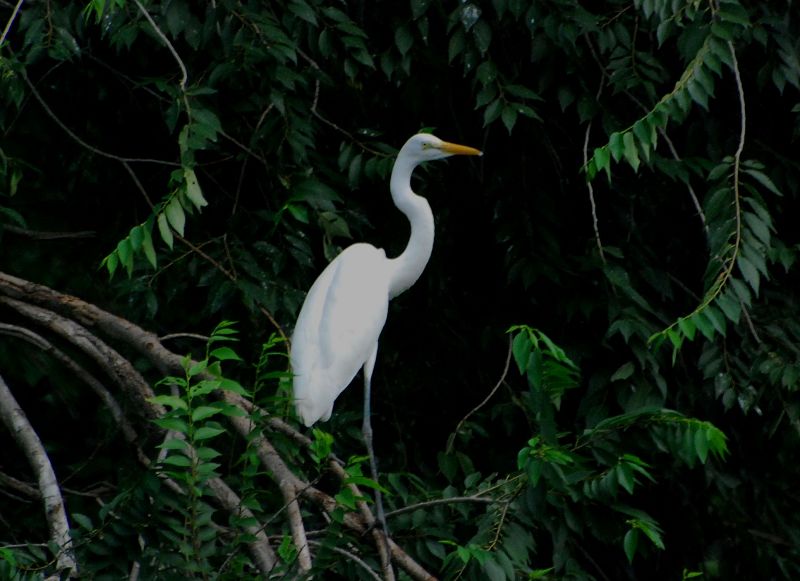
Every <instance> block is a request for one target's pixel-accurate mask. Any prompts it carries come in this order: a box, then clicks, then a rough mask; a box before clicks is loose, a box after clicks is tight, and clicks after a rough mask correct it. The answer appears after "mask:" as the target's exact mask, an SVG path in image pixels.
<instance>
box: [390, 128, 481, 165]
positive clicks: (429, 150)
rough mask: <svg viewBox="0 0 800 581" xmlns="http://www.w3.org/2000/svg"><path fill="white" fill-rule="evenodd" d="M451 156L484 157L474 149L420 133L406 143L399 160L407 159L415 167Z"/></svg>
mask: <svg viewBox="0 0 800 581" xmlns="http://www.w3.org/2000/svg"><path fill="white" fill-rule="evenodd" d="M451 155H483V153H482V152H481V151H480V150H478V149H475V148H474V147H467V146H466V145H458V144H457V143H450V142H448V141H442V140H441V139H439V138H438V137H436V136H435V135H431V134H430V133H418V134H416V135H415V136H413V137H412V138H411V139H409V140H408V141H406V143H405V145H404V146H403V148H402V149H401V150H400V153H399V155H398V158H400V157H407V158H408V159H409V161H411V162H412V163H413V164H414V165H416V164H418V163H422V162H423V161H432V160H435V159H443V158H445V157H450V156H451Z"/></svg>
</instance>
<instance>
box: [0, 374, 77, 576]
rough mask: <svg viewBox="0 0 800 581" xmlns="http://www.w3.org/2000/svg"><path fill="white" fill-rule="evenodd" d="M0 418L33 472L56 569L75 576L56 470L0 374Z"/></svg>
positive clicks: (75, 569) (70, 541)
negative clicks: (54, 550)
mask: <svg viewBox="0 0 800 581" xmlns="http://www.w3.org/2000/svg"><path fill="white" fill-rule="evenodd" d="M0 417H1V418H2V420H3V423H4V424H5V426H6V428H8V430H9V431H10V432H11V435H12V436H14V439H15V440H16V442H17V444H18V445H19V447H20V448H21V449H22V451H23V453H24V454H25V456H26V457H27V459H28V463H29V464H30V466H31V469H32V470H33V472H34V474H36V480H37V481H38V483H39V492H40V493H41V495H42V500H43V501H44V514H45V518H46V519H47V526H48V528H49V529H50V540H51V541H52V542H53V543H55V544H56V546H58V547H59V552H58V557H57V558H56V563H57V566H58V569H59V571H68V572H69V575H70V576H71V577H73V576H75V575H77V572H78V564H77V562H76V561H75V557H74V555H73V552H72V539H71V538H70V535H69V522H68V521H67V511H66V509H65V508H64V499H63V498H62V497H61V490H60V489H59V487H58V480H57V479H56V473H55V471H54V470H53V465H52V464H51V463H50V459H49V458H48V456H47V451H46V450H45V449H44V445H42V441H41V440H40V439H39V436H38V435H37V434H36V431H35V430H34V429H33V426H31V424H30V422H29V421H28V418H27V416H26V415H25V412H24V411H22V408H21V407H19V404H18V403H17V400H16V399H15V398H14V395H13V394H12V393H11V390H10V389H9V388H8V386H7V385H6V382H5V381H4V380H3V378H2V377H0Z"/></svg>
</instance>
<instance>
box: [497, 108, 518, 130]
mask: <svg viewBox="0 0 800 581" xmlns="http://www.w3.org/2000/svg"><path fill="white" fill-rule="evenodd" d="M500 117H501V119H502V120H503V125H505V126H506V130H508V134H509V135H511V131H512V130H513V129H514V124H515V123H516V122H517V108H516V106H515V105H514V104H511V105H506V106H505V107H503V112H502V113H501V115H500Z"/></svg>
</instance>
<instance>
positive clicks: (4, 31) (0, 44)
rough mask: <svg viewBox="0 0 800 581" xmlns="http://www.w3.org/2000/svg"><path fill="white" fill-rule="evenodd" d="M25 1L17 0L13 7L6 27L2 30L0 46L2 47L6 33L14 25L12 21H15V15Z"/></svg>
mask: <svg viewBox="0 0 800 581" xmlns="http://www.w3.org/2000/svg"><path fill="white" fill-rule="evenodd" d="M24 1H25V0H19V1H18V2H17V5H16V6H14V11H13V12H12V13H11V16H10V17H9V19H8V22H6V27H5V28H4V29H3V35H2V36H0V46H3V43H4V42H5V41H6V36H8V31H9V30H11V26H12V25H13V24H14V20H16V19H17V14H19V9H20V8H22V3H23V2H24Z"/></svg>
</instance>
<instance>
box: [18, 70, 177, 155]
mask: <svg viewBox="0 0 800 581" xmlns="http://www.w3.org/2000/svg"><path fill="white" fill-rule="evenodd" d="M20 76H21V77H22V80H23V81H25V84H26V85H28V89H30V91H31V94H32V95H33V96H34V98H35V99H36V100H37V101H38V102H39V105H41V106H42V109H44V111H45V113H47V116H48V117H50V119H52V120H53V121H54V122H55V123H56V125H58V126H59V127H61V129H62V130H63V131H64V132H65V133H66V134H67V135H69V136H70V138H71V139H72V140H73V141H74V142H75V143H77V144H78V145H80V146H81V147H83V148H84V149H88V150H89V151H91V152H92V153H94V154H95V155H99V156H100V157H105V158H107V159H113V160H115V161H119V162H123V163H124V162H128V163H155V164H159V165H167V166H171V167H180V164H179V163H175V162H173V161H164V160H163V159H152V158H137V157H124V156H121V155H116V154H113V153H109V152H107V151H103V150H102V149H99V148H97V147H95V146H94V145H91V144H89V143H87V142H86V141H84V140H83V139H81V138H80V137H79V136H78V135H77V134H76V133H75V132H74V131H72V129H70V128H69V127H67V125H66V124H65V123H64V122H63V121H61V119H60V118H59V117H58V115H56V114H55V112H53V110H52V109H51V108H50V105H48V104H47V101H45V100H44V98H43V97H42V95H41V94H40V93H39V91H38V90H37V89H36V86H35V85H34V84H33V82H31V80H30V79H29V78H28V75H27V73H26V72H25V69H21V70H20Z"/></svg>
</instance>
